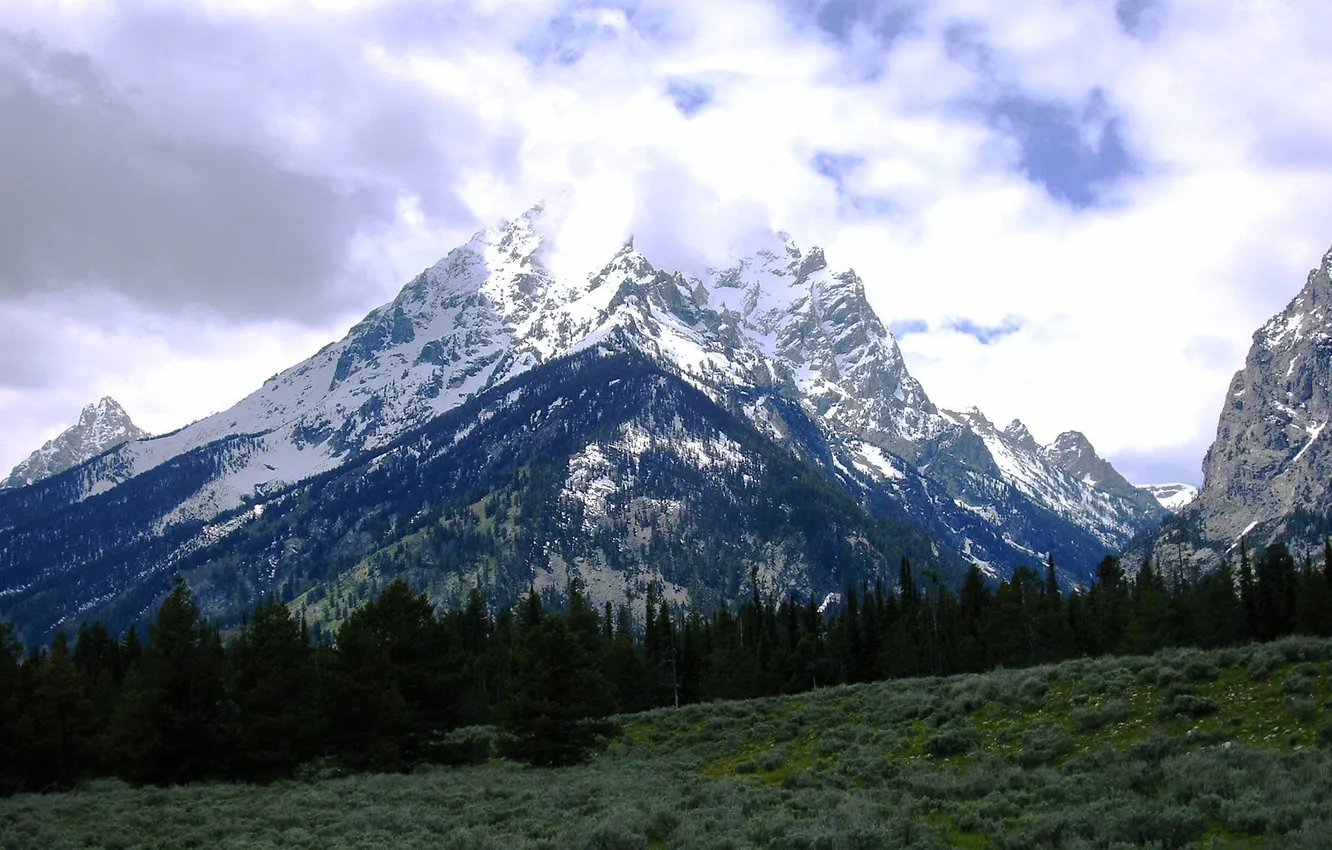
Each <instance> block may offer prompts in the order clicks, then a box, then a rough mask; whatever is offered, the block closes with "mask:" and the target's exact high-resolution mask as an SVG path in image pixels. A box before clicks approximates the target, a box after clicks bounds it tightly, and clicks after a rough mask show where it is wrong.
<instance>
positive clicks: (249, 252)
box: [0, 0, 1332, 483]
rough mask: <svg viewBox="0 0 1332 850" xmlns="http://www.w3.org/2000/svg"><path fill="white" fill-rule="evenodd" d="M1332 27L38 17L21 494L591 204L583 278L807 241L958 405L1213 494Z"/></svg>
mask: <svg viewBox="0 0 1332 850" xmlns="http://www.w3.org/2000/svg"><path fill="white" fill-rule="evenodd" d="M1329 32H1332V4H1325V3H1318V2H1313V0H1229V1H1228V2H1225V3H1217V2H1214V0H1118V2H1116V0H1029V2H1026V3H1023V4H1018V5H1014V4H1008V3H995V2H993V0H921V2H913V1H912V0H883V2H871V0H865V1H864V2H859V1H858V0H641V2H640V0H618V2H606V3H573V2H560V0H467V2H456V3H455V2H434V0H385V2H372V1H371V0H359V1H358V0H291V2H281V3H280V2H277V0H207V2H197V3H186V2H152V0H78V2H74V0H42V2H38V0H4V11H3V13H2V14H0V477H3V471H4V470H7V469H8V468H9V467H10V466H11V465H13V464H14V463H15V462H17V461H18V460H20V459H21V458H22V457H23V456H24V455H26V454H27V453H28V452H29V451H31V450H32V449H34V448H36V447H37V446H38V445H40V444H41V443H42V442H43V441H44V440H46V439H49V438H50V437H52V436H54V435H55V434H56V433H58V432H59V431H60V430H62V429H63V428H64V427H66V426H68V425H69V424H71V423H72V422H73V421H74V420H75V418H76V417H77V414H78V410H79V408H80V407H81V406H82V405H83V404H85V403H87V402H89V401H92V400H95V399H96V398H99V397H101V396H103V395H108V394H109V395H113V396H115V397H116V398H117V399H119V400H120V401H121V402H122V403H123V404H124V405H125V406H126V408H127V409H128V410H129V412H130V414H131V415H132V416H133V417H134V419H135V420H136V421H137V422H138V423H139V424H140V425H142V426H143V427H146V428H148V429H150V430H152V431H155V432H160V431H165V430H169V429H173V428H176V427H179V426H181V425H183V424H185V423H187V422H189V421H191V420H193V419H196V418H198V417H201V416H203V415H206V414H208V413H210V412H212V411H214V410H219V409H222V408H225V407H228V406H229V405H230V404H231V403H233V402H234V401H236V400H238V399H239V398H240V397H241V396H243V395H245V394H246V393H247V392H249V391H250V390H252V389H254V388H255V387H257V386H258V385H259V383H260V382H261V381H263V380H264V379H265V378H266V377H268V376H269V375H271V374H273V373H275V372H277V371H279V370H280V369H282V368H284V367H286V366H289V365H291V364H292V363H295V362H297V361H298V360H300V359H303V358H304V357H306V356H308V355H309V354H311V353H313V352H314V351H315V350H317V349H318V348H319V347H320V346H322V345H323V344H324V343H326V342H328V341H330V340H332V339H335V338H337V337H340V336H341V335H342V334H343V333H344V332H345V331H346V329H347V328H348V327H349V326H350V325H351V324H352V323H353V322H354V321H355V320H356V319H358V318H359V317H360V316H362V315H364V314H365V313H366V312H367V311H368V310H370V309H371V308H373V307H375V306H377V305H378V304H380V303H382V302H384V301H386V300H388V299H389V298H391V297H392V295H393V294H394V292H395V291H396V289H397V288H398V287H399V286H400V285H401V284H402V283H403V282H404V281H406V280H407V279H408V278H409V277H410V276H412V275H413V274H415V273H416V272H417V271H419V270H420V269H421V268H422V267H424V266H426V265H429V264H430V263H432V262H433V261H434V260H436V259H438V258H439V257H440V256H442V255H443V254H444V253H446V252H447V250H448V249H449V248H451V247H453V246H455V245H457V244H458V243H460V242H461V241H463V240H465V239H466V237H467V236H468V234H470V233H471V232H472V231H474V230H476V229H478V228H479V227H481V226H484V225H487V224H492V223H494V222H497V221H498V220H500V219H502V218H505V217H512V216H514V215H517V214H518V213H520V212H521V211H522V210H524V209H526V208H527V207H529V206H531V205H532V203H534V202H535V201H537V200H538V199H540V198H543V197H549V196H551V195H552V194H555V193H560V192H564V191H570V192H572V195H571V197H572V199H573V203H574V209H575V211H576V212H577V214H574V215H571V216H570V217H569V219H568V226H567V232H565V233H563V234H562V235H561V240H562V245H564V246H566V248H567V250H566V251H565V255H566V256H568V257H569V258H570V259H569V262H570V264H571V268H574V267H576V266H578V264H579V263H580V262H584V263H591V262H593V261H594V260H595V259H600V258H601V257H602V256H603V255H605V254H608V253H609V252H610V250H611V249H613V247H614V246H615V245H616V244H618V243H619V241H620V240H621V239H622V238H623V236H624V235H625V234H627V233H629V232H631V231H632V232H633V233H634V234H635V235H636V238H637V245H638V247H639V248H640V249H641V250H643V251H644V252H645V253H647V254H648V255H649V257H651V258H653V259H654V260H657V261H658V262H659V264H665V265H673V266H674V267H677V268H682V269H684V270H690V269H696V268H699V267H703V266H706V265H707V264H708V263H709V262H713V261H715V260H717V259H718V258H720V257H722V256H724V255H725V254H726V251H727V248H728V244H729V242H730V241H731V240H733V239H735V238H737V237H738V236H740V235H741V234H743V233H745V232H748V231H750V230H752V229H753V228H755V227H768V228H772V229H785V230H787V231H789V232H790V233H791V234H792V235H793V236H794V237H795V239H796V241H797V242H798V243H799V244H800V245H801V246H802V247H807V246H809V245H812V244H818V245H822V246H823V247H824V248H825V250H826V252H827V254H828V257H829V260H830V261H831V263H832V264H833V265H834V266H837V267H848V266H849V267H853V268H854V269H855V270H856V271H857V272H858V273H859V274H860V276H861V277H862V278H864V280H865V281H866V285H867V287H868V289H869V290H870V297H871V300H872V302H873V304H874V306H875V308H876V309H877V310H878V311H879V313H880V315H881V316H882V317H883V318H884V320H885V321H886V322H888V323H890V325H891V326H892V327H893V328H894V330H895V331H896V332H897V334H898V338H899V341H900V343H901V346H902V348H903V351H904V353H905V355H906V358H907V362H908V366H909V367H910V368H911V370H912V371H913V372H914V373H915V374H916V376H917V377H918V378H920V379H921V381H922V382H923V383H924V385H925V388H926V390H927V392H929V393H930V395H931V396H932V397H933V399H934V400H935V401H936V402H937V403H939V404H941V405H944V406H947V407H953V408H962V407H968V406H971V405H973V404H974V405H977V406H979V407H980V408H981V409H982V410H983V411H985V412H986V413H987V414H988V415H989V417H990V418H991V419H993V420H995V421H998V422H1007V421H1008V420H1009V419H1011V418H1013V417H1021V418H1022V419H1023V420H1024V421H1025V422H1027V424H1028V425H1029V426H1030V427H1031V429H1032V431H1033V433H1034V434H1035V435H1036V437H1037V438H1038V439H1042V440H1049V439H1051V438H1053V437H1054V436H1055V434H1057V433H1058V432H1059V431H1062V430H1065V429H1069V428H1076V429H1079V430H1082V431H1084V432H1086V433H1087V434H1088V436H1089V437H1090V438H1091V439H1092V441H1093V443H1095V444H1096V445H1097V447H1098V448H1099V449H1101V451H1102V453H1103V454H1106V455H1107V456H1109V457H1110V458H1111V459H1112V460H1114V461H1115V462H1116V464H1117V465H1119V467H1120V468H1121V469H1122V470H1123V471H1124V472H1125V473H1126V474H1127V475H1128V476H1129V477H1130V479H1132V480H1135V481H1137V482H1140V483H1145V482H1149V481H1163V480H1186V481H1193V482H1195V483H1197V482H1198V481H1199V479H1200V472H1199V464H1200V461H1201V458H1202V455H1203V452H1204V451H1205V450H1206V447H1207V445H1208V443H1209V442H1210V440H1211V437H1212V436H1213V434H1214V432H1215V427H1216V416H1217V414H1218V412H1219V410H1220V405H1221V401H1222V396H1223V394H1224V391H1225V388H1226V385H1227V383H1228V381H1229V379H1230V376H1231V375H1232V373H1233V372H1234V371H1235V370H1236V369H1237V368H1239V366H1240V365H1241V364H1242V362H1243V359H1244V355H1245V352H1246V351H1247V348H1248V345H1249V337H1250V335H1251V333H1252V332H1253V330H1254V329H1255V328H1256V327H1257V326H1258V325H1259V324H1260V323H1261V322H1262V321H1264V320H1265V319H1266V318H1267V317H1268V316H1270V315H1271V314H1272V313H1274V312H1276V311H1277V310H1278V309H1280V308H1281V307H1282V306H1283V305H1284V304H1285V303H1286V302H1287V301H1288V300H1289V299H1290V298H1291V297H1292V296H1293V295H1294V294H1295V292H1296V291H1298V289H1299V288H1300V286H1301V285H1302V284H1303V281H1304V277H1305V274H1306V272H1307V271H1308V269H1310V268H1312V267H1313V266H1314V265H1315V264H1316V262H1317V261H1318V259H1319V258H1320V257H1321V256H1322V253H1323V252H1324V251H1325V250H1326V249H1327V247H1328V246H1329V244H1332V113H1329V105H1330V104H1332V59H1329V58H1328V57H1329V54H1328V48H1327V34H1328V33H1329ZM589 258H591V259H589Z"/></svg>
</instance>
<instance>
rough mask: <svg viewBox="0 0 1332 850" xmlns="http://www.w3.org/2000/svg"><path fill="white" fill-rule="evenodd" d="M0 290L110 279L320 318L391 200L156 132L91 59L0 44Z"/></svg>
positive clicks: (157, 303) (187, 299) (157, 302)
mask: <svg viewBox="0 0 1332 850" xmlns="http://www.w3.org/2000/svg"><path fill="white" fill-rule="evenodd" d="M0 49H2V50H3V53H2V54H0V55H3V56H4V58H5V59H6V60H8V61H2V62H0V163H2V164H3V170H2V171H0V196H2V197H3V198H4V202H3V204H0V297H14V296H21V295H27V294H32V293H40V292H48V293H49V292H53V291H62V290H68V289H72V288H83V287H95V288H107V289H111V290H114V291H118V292H121V293H123V294H124V295H126V296H128V297H130V298H132V299H134V300H136V301H140V302H142V303H144V304H145V305H147V306H151V307H157V308H162V309H168V310H176V309H180V308H184V307H188V306H190V305H195V304H203V305H206V306H207V307H208V308H211V309H213V310H216V311H218V312H220V313H221V314H223V315H227V316H233V317H250V316H258V315H263V316H270V317H271V316H273V315H274V314H279V315H286V314H293V315H300V316H301V317H303V318H307V319H311V320H316V319H319V318H322V317H321V316H320V315H316V314H318V313H320V312H322V310H321V308H323V309H327V308H330V307H334V306H337V305H335V304H331V303H329V296H330V295H332V294H334V293H331V292H329V284H330V282H333V281H335V280H336V279H337V278H338V277H339V275H340V274H341V272H342V270H343V265H344V263H345V261H346V259H347V250H348V246H349V243H350V242H351V240H352V239H353V238H354V237H355V236H356V235H357V234H358V233H359V232H361V230H362V229H363V228H364V227H365V226H366V224H367V223H368V222H373V221H375V220H379V219H382V218H383V217H384V216H386V215H387V214H389V213H390V212H391V205H390V199H389V198H387V197H385V196H383V195H382V194H377V193H375V192H373V191H370V190H367V189H365V188H361V187H348V186H338V185H336V184H334V183H333V182H332V181H331V180H329V179H327V178H322V177H318V176H314V175H310V174H303V173H300V172H297V171H293V170H290V169H287V168H284V167H283V166H281V165H280V164H278V163H276V162H274V161H271V160H268V159H266V158H264V157H263V156H261V155H259V154H257V153H255V152H252V151H248V150H245V149H243V148H240V147H234V146H224V145H214V144H208V143H204V142H197V141H188V140H184V139H180V138H171V137H168V136H165V135H162V134H159V133H156V132H154V131H153V130H151V129H150V128H148V127H147V126H146V125H145V124H144V123H143V122H142V121H140V120H139V119H138V118H137V116H136V115H135V113H134V111H133V110H132V109H131V108H130V107H129V106H128V105H127V104H126V103H125V102H123V101H121V100H119V99H118V98H116V96H115V95H113V94H111V93H109V88H108V86H106V85H105V83H104V81H102V80H101V79H99V78H98V76H97V75H96V73H95V71H94V70H93V68H92V66H91V65H90V64H89V63H88V62H87V61H86V60H84V59H82V58H80V57H77V56H72V55H70V54H62V53H54V52H52V51H49V50H46V49H44V48H41V47H39V46H37V45H34V44H31V43H27V44H23V43H17V42H15V41H13V40H10V41H9V42H8V43H7V44H5V45H4V46H3V48H0Z"/></svg>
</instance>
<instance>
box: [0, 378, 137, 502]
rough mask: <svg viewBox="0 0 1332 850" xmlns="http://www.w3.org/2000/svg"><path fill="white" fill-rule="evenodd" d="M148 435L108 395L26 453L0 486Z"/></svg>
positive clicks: (52, 471)
mask: <svg viewBox="0 0 1332 850" xmlns="http://www.w3.org/2000/svg"><path fill="white" fill-rule="evenodd" d="M147 436H148V432H147V431H145V430H143V429H142V428H140V427H138V426H137V425H135V424H134V423H133V422H132V421H131V420H130V417H129V414H128V413H126V412H125V409H124V408H123V407H121V406H120V404H118V403H117V402H116V400H115V399H113V398H111V397H110V396H107V397H106V398H103V399H102V400H101V401H99V402H97V403H96V404H90V405H87V406H86V407H84V408H83V412H82V413H80V414H79V421H78V424H77V425H73V426H71V427H70V428H68V429H66V430H65V431H64V432H63V433H62V434H60V436H58V437H56V438H55V439H53V440H49V441H47V443H46V444H45V445H43V446H42V447H41V448H40V449H38V450H37V451H35V452H33V453H32V454H30V455H28V458H27V460H24V461H23V462H22V463H20V464H19V465H18V466H15V467H14V469H13V471H12V472H10V473H9V477H8V478H5V479H4V480H3V481H0V488H6V487H23V486H26V485H28V484H32V483H33V482H36V481H40V480H42V479H43V478H46V477H48V476H51V475H55V474H56V473H58V472H64V471H65V470H66V469H69V468H70V467H73V466H78V465H79V464H81V463H83V462H84V461H86V460H90V459H91V458H94V457H97V456H98V455H99V454H101V453H102V452H104V451H106V450H107V449H112V448H115V447H116V446H118V445H120V444H121V443H127V442H129V441H130V440H140V439H143V438H144V437H147Z"/></svg>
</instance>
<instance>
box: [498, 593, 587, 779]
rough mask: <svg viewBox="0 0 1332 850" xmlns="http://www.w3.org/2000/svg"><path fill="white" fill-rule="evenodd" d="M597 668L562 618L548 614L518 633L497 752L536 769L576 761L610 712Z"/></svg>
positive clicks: (582, 755) (583, 753) (500, 714)
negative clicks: (502, 734) (519, 640)
mask: <svg viewBox="0 0 1332 850" xmlns="http://www.w3.org/2000/svg"><path fill="white" fill-rule="evenodd" d="M611 705H612V702H611V699H610V692H609V689H608V687H607V685H606V681H605V679H604V678H603V677H602V674H601V670H600V669H599V667H598V666H597V664H596V658H595V657H594V656H592V655H590V654H589V653H588V652H587V650H586V649H585V648H584V647H583V643H582V641H581V640H579V638H578V636H577V635H575V634H574V633H573V632H572V631H571V630H570V629H569V624H568V621H567V619H566V618H565V617H563V616H559V615H548V616H545V617H543V618H542V619H541V620H540V622H538V623H537V624H536V625H535V626H533V627H532V628H530V629H528V631H527V632H526V633H525V634H524V635H523V639H522V647H521V649H520V650H519V652H518V658H517V664H516V670H515V676H514V682H513V690H512V692H511V693H510V696H509V699H508V700H507V701H506V702H505V703H504V705H502V706H501V707H500V709H499V719H500V727H501V729H503V730H504V732H505V734H506V737H505V739H504V741H503V744H502V751H503V752H504V753H505V754H506V755H508V756H509V757H511V758H516V759H519V760H522V761H526V762H528V763H530V764H534V765H541V766H554V765H566V764H574V763H576V762H578V761H581V760H582V759H583V758H584V756H585V754H586V752H587V750H588V749H589V748H590V747H591V745H592V743H593V742H594V741H595V739H596V735H597V733H598V732H599V731H600V728H599V727H598V725H596V724H594V723H593V722H592V720H593V719H595V718H599V717H604V716H605V715H606V714H607V713H609V711H610V709H611Z"/></svg>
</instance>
